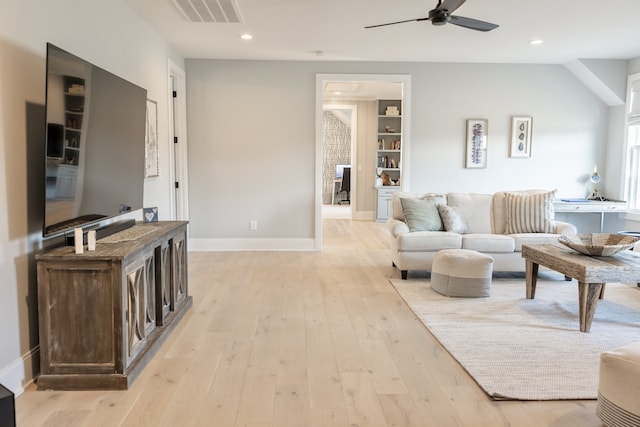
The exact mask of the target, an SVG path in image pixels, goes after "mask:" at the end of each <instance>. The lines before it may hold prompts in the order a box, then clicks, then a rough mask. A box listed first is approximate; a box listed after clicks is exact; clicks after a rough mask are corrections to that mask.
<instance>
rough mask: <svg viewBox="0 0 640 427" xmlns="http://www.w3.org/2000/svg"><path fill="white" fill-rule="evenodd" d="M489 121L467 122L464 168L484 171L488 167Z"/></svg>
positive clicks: (473, 120) (469, 120) (472, 120)
mask: <svg viewBox="0 0 640 427" xmlns="http://www.w3.org/2000/svg"><path fill="white" fill-rule="evenodd" d="M487 126H488V120H487V119H468V120H467V145H466V154H465V163H464V167H465V168H467V169H482V168H486V167H487Z"/></svg>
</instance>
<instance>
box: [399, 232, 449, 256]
mask: <svg viewBox="0 0 640 427" xmlns="http://www.w3.org/2000/svg"><path fill="white" fill-rule="evenodd" d="M397 242H398V251H400V252H437V251H439V250H441V249H460V248H461V246H462V236H461V235H460V234H458V233H450V232H448V231H416V232H415V233H407V234H403V235H401V236H398V237H397Z"/></svg>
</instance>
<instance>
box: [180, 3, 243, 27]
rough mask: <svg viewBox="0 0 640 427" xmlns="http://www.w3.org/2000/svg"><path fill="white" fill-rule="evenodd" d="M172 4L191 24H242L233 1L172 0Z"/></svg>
mask: <svg viewBox="0 0 640 427" xmlns="http://www.w3.org/2000/svg"><path fill="white" fill-rule="evenodd" d="M173 3H174V4H175V5H176V6H177V7H178V9H180V11H181V12H182V13H183V15H184V16H185V18H187V20H189V21H192V22H218V23H222V22H229V23H233V24H239V23H241V22H242V18H241V17H240V11H239V10H238V5H237V4H236V1H235V0H173Z"/></svg>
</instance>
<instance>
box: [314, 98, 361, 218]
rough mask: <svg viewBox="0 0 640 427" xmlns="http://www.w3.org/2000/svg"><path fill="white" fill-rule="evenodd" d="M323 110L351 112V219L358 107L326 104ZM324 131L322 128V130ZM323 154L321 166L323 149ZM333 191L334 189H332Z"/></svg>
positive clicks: (355, 185)
mask: <svg viewBox="0 0 640 427" xmlns="http://www.w3.org/2000/svg"><path fill="white" fill-rule="evenodd" d="M322 108H323V112H324V111H325V110H350V111H351V124H350V126H351V141H350V143H351V159H350V160H349V161H350V162H351V163H350V164H351V177H350V178H351V188H352V189H353V191H351V195H350V197H349V199H350V203H349V214H350V217H351V218H353V213H354V211H355V209H354V206H356V198H357V194H356V193H357V191H355V189H356V188H358V187H357V183H356V180H357V175H358V174H357V173H356V169H355V168H354V165H355V164H356V163H355V160H356V159H357V158H358V157H357V152H356V150H357V149H358V148H357V145H358V144H357V143H356V142H357V141H358V106H357V105H352V104H326V105H324V104H323V106H322ZM323 129H324V128H323ZM322 133H323V137H322V139H323V142H324V130H323V132H322ZM322 153H323V158H322V161H321V166H322V164H323V163H324V147H323V150H322ZM334 190H335V188H334Z"/></svg>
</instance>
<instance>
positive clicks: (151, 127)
mask: <svg viewBox="0 0 640 427" xmlns="http://www.w3.org/2000/svg"><path fill="white" fill-rule="evenodd" d="M144 154H145V156H144V158H145V169H144V170H145V174H144V176H145V178H151V177H154V176H158V175H160V171H159V164H158V163H159V162H158V156H159V154H158V103H157V102H155V101H152V100H150V99H147V123H146V128H145V133H144Z"/></svg>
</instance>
